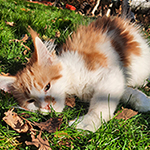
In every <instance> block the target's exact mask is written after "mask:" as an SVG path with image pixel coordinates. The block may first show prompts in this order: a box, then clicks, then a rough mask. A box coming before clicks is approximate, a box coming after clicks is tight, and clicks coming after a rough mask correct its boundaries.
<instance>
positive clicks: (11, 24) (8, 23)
mask: <svg viewBox="0 0 150 150" xmlns="http://www.w3.org/2000/svg"><path fill="white" fill-rule="evenodd" d="M6 24H7V25H9V26H11V27H13V26H15V23H14V22H7V21H6Z"/></svg>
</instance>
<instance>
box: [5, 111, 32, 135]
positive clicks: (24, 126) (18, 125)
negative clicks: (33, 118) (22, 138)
mask: <svg viewBox="0 0 150 150" xmlns="http://www.w3.org/2000/svg"><path fill="white" fill-rule="evenodd" d="M13 110H14V109H12V110H8V111H7V112H5V113H4V114H5V115H6V116H5V117H3V120H4V121H5V122H6V123H7V124H8V125H9V126H11V127H12V128H13V129H14V130H16V131H17V132H19V133H25V132H28V131H30V130H33V127H32V125H31V123H29V121H25V123H24V121H23V120H22V119H21V118H20V117H19V116H18V115H17V114H16V113H15V112H13Z"/></svg>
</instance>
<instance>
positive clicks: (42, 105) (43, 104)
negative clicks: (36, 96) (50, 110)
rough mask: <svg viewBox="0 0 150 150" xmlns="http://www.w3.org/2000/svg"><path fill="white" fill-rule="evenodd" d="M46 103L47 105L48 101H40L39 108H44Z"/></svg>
mask: <svg viewBox="0 0 150 150" xmlns="http://www.w3.org/2000/svg"><path fill="white" fill-rule="evenodd" d="M47 105H49V103H48V102H45V101H42V102H41V108H45V107H46V106H47Z"/></svg>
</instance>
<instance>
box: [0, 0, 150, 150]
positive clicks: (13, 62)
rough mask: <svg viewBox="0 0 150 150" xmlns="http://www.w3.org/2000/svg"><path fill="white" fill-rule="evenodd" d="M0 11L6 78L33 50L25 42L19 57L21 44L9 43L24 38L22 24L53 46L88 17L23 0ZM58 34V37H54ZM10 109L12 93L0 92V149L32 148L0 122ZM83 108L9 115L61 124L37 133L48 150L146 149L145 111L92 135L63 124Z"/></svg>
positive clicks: (2, 2)
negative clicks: (57, 120) (59, 120)
mask: <svg viewBox="0 0 150 150" xmlns="http://www.w3.org/2000/svg"><path fill="white" fill-rule="evenodd" d="M0 9H1V11H0V19H1V21H0V72H5V73H7V72H9V73H11V74H15V73H16V72H17V71H18V70H19V69H21V68H22V67H23V66H24V63H25V62H27V59H26V58H29V57H30V54H31V53H32V51H33V45H32V41H31V40H29V41H28V42H27V43H25V44H26V45H27V46H28V47H30V48H31V51H30V52H29V53H28V54H27V55H24V54H23V51H24V50H25V48H24V47H23V46H21V43H15V42H10V40H12V39H21V37H22V36H23V35H24V34H28V32H27V30H26V28H27V26H28V25H30V26H31V27H32V28H33V29H34V30H35V31H37V32H38V33H39V35H40V37H41V38H42V37H43V36H44V37H47V38H52V39H55V42H56V43H58V44H61V43H63V42H64V41H65V39H66V38H67V36H68V35H69V34H70V33H71V32H72V31H73V30H75V29H76V27H77V25H78V24H87V23H89V22H90V19H89V18H86V17H82V16H80V15H79V14H76V13H75V12H73V11H70V10H60V9H57V8H55V7H50V6H44V5H39V4H32V3H29V2H26V1H24V0H15V1H13V0H0ZM7 22H13V24H14V25H13V26H10V25H7V24H6V23H7ZM58 31H59V32H60V36H59V37H57V36H56V32H58ZM28 35H29V34H28ZM148 94H149V93H148ZM16 105H17V104H16V102H15V100H14V98H13V97H12V95H9V94H6V93H3V92H2V93H0V114H1V115H0V149H22V150H23V149H26V150H27V149H28V150H29V149H36V148H35V147H34V146H26V145H25V143H24V141H25V140H30V134H29V133H27V134H19V133H17V132H16V131H14V130H13V129H12V128H11V127H10V126H8V125H7V124H6V123H5V122H4V121H3V120H2V118H3V117H4V112H5V111H7V110H9V109H11V108H12V106H16ZM81 106H83V108H82V109H81ZM84 106H86V104H84V103H83V104H82V103H80V104H79V103H78V102H77V105H76V107H75V108H70V107H68V106H66V108H65V109H64V111H63V112H62V113H61V114H58V113H51V114H49V115H47V116H43V115H41V114H39V113H33V112H28V111H24V110H20V109H15V112H17V113H18V114H19V115H21V116H24V115H26V114H28V115H29V116H30V117H29V118H27V119H28V120H29V121H31V122H33V121H36V122H41V121H42V122H44V121H46V120H47V119H49V118H51V117H54V116H57V117H62V118H63V122H62V125H61V128H60V130H59V131H56V132H55V133H48V132H46V131H44V132H43V133H42V136H43V137H46V138H47V139H48V140H49V143H50V146H51V148H52V149H54V150H55V149H65V150H66V149H79V150H83V149H84V150H96V149H97V150H101V149H106V150H110V149H111V150H116V149H117V150H119V149H120V150H122V149H126V150H128V149H129V150H130V149H131V150H133V149H141V150H143V149H150V142H149V139H150V113H144V114H138V115H136V116H134V117H132V118H131V119H128V120H127V121H125V120H117V119H115V118H113V119H112V120H110V121H109V122H108V123H103V124H102V126H101V127H100V129H98V130H97V131H96V132H95V133H92V132H89V131H82V130H76V129H74V127H73V126H71V127H69V126H68V121H69V120H71V119H74V118H75V117H76V116H78V115H79V114H82V113H84V112H85V110H84Z"/></svg>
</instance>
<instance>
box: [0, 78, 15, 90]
mask: <svg viewBox="0 0 150 150" xmlns="http://www.w3.org/2000/svg"><path fill="white" fill-rule="evenodd" d="M15 81H16V77H15V76H3V75H0V89H2V90H4V91H5V92H9V93H10V92H11V91H10V86H11V84H13V83H14V82H15Z"/></svg>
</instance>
